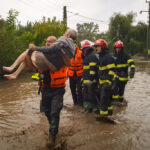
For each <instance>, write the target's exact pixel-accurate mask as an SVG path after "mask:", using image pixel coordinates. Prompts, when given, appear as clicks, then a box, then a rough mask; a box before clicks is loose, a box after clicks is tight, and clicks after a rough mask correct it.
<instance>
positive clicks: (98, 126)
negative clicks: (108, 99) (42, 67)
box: [0, 62, 150, 150]
mask: <svg viewBox="0 0 150 150" xmlns="http://www.w3.org/2000/svg"><path fill="white" fill-rule="evenodd" d="M30 76H31V75H29V74H27V75H24V76H20V77H19V78H18V79H17V80H15V81H8V80H4V81H0V150H19V149H23V150H26V149H28V150H37V149H42V150H48V149H60V150H103V149H105V150H149V149H150V62H136V74H135V78H134V79H132V80H130V81H129V82H128V84H127V86H126V91H125V99H126V100H127V101H128V106H126V107H119V106H114V117H115V118H116V120H117V124H112V123H109V122H106V121H100V120H99V119H98V115H96V114H85V113H84V111H83V109H82V108H80V107H73V106H72V98H71V95H70V90H69V87H68V86H67V88H66V94H65V97H64V105H65V106H64V109H63V110H62V113H61V121H60V130H59V134H58V141H57V144H56V146H55V148H52V147H51V146H50V145H49V141H48V122H47V120H46V118H45V116H44V114H41V113H40V112H39V103H40V95H38V94H37V91H38V86H37V82H35V81H32V80H31V78H30Z"/></svg>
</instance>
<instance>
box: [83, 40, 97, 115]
mask: <svg viewBox="0 0 150 150" xmlns="http://www.w3.org/2000/svg"><path fill="white" fill-rule="evenodd" d="M81 49H82V51H83V58H84V62H83V97H84V98H83V99H84V108H85V112H86V113H92V112H94V113H96V112H97V111H98V107H97V100H96V98H97V97H96V96H97V83H98V82H97V81H98V80H97V62H98V59H97V57H96V55H95V54H93V51H94V49H93V48H92V47H91V44H90V43H89V42H88V41H86V42H85V43H84V44H83V45H82V47H81ZM90 70H91V71H90Z"/></svg>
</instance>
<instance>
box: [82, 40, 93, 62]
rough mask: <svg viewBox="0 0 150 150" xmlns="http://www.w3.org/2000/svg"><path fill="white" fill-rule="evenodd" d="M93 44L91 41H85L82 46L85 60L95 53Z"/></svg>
mask: <svg viewBox="0 0 150 150" xmlns="http://www.w3.org/2000/svg"><path fill="white" fill-rule="evenodd" d="M91 43H92V42H91ZM91 43H90V42H89V41H85V42H84V43H83V45H82V46H81V50H82V58H83V59H85V58H86V57H87V56H88V55H90V54H91V53H92V52H93V51H94V49H93V48H92V47H91V46H92V45H91Z"/></svg>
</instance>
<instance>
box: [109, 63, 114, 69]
mask: <svg viewBox="0 0 150 150" xmlns="http://www.w3.org/2000/svg"><path fill="white" fill-rule="evenodd" d="M110 68H115V64H109V65H107V69H110Z"/></svg>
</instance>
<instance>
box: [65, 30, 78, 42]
mask: <svg viewBox="0 0 150 150" xmlns="http://www.w3.org/2000/svg"><path fill="white" fill-rule="evenodd" d="M65 34H67V35H69V37H70V38H71V39H73V40H76V38H77V32H76V31H75V30H74V29H68V30H67V31H66V32H65Z"/></svg>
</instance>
